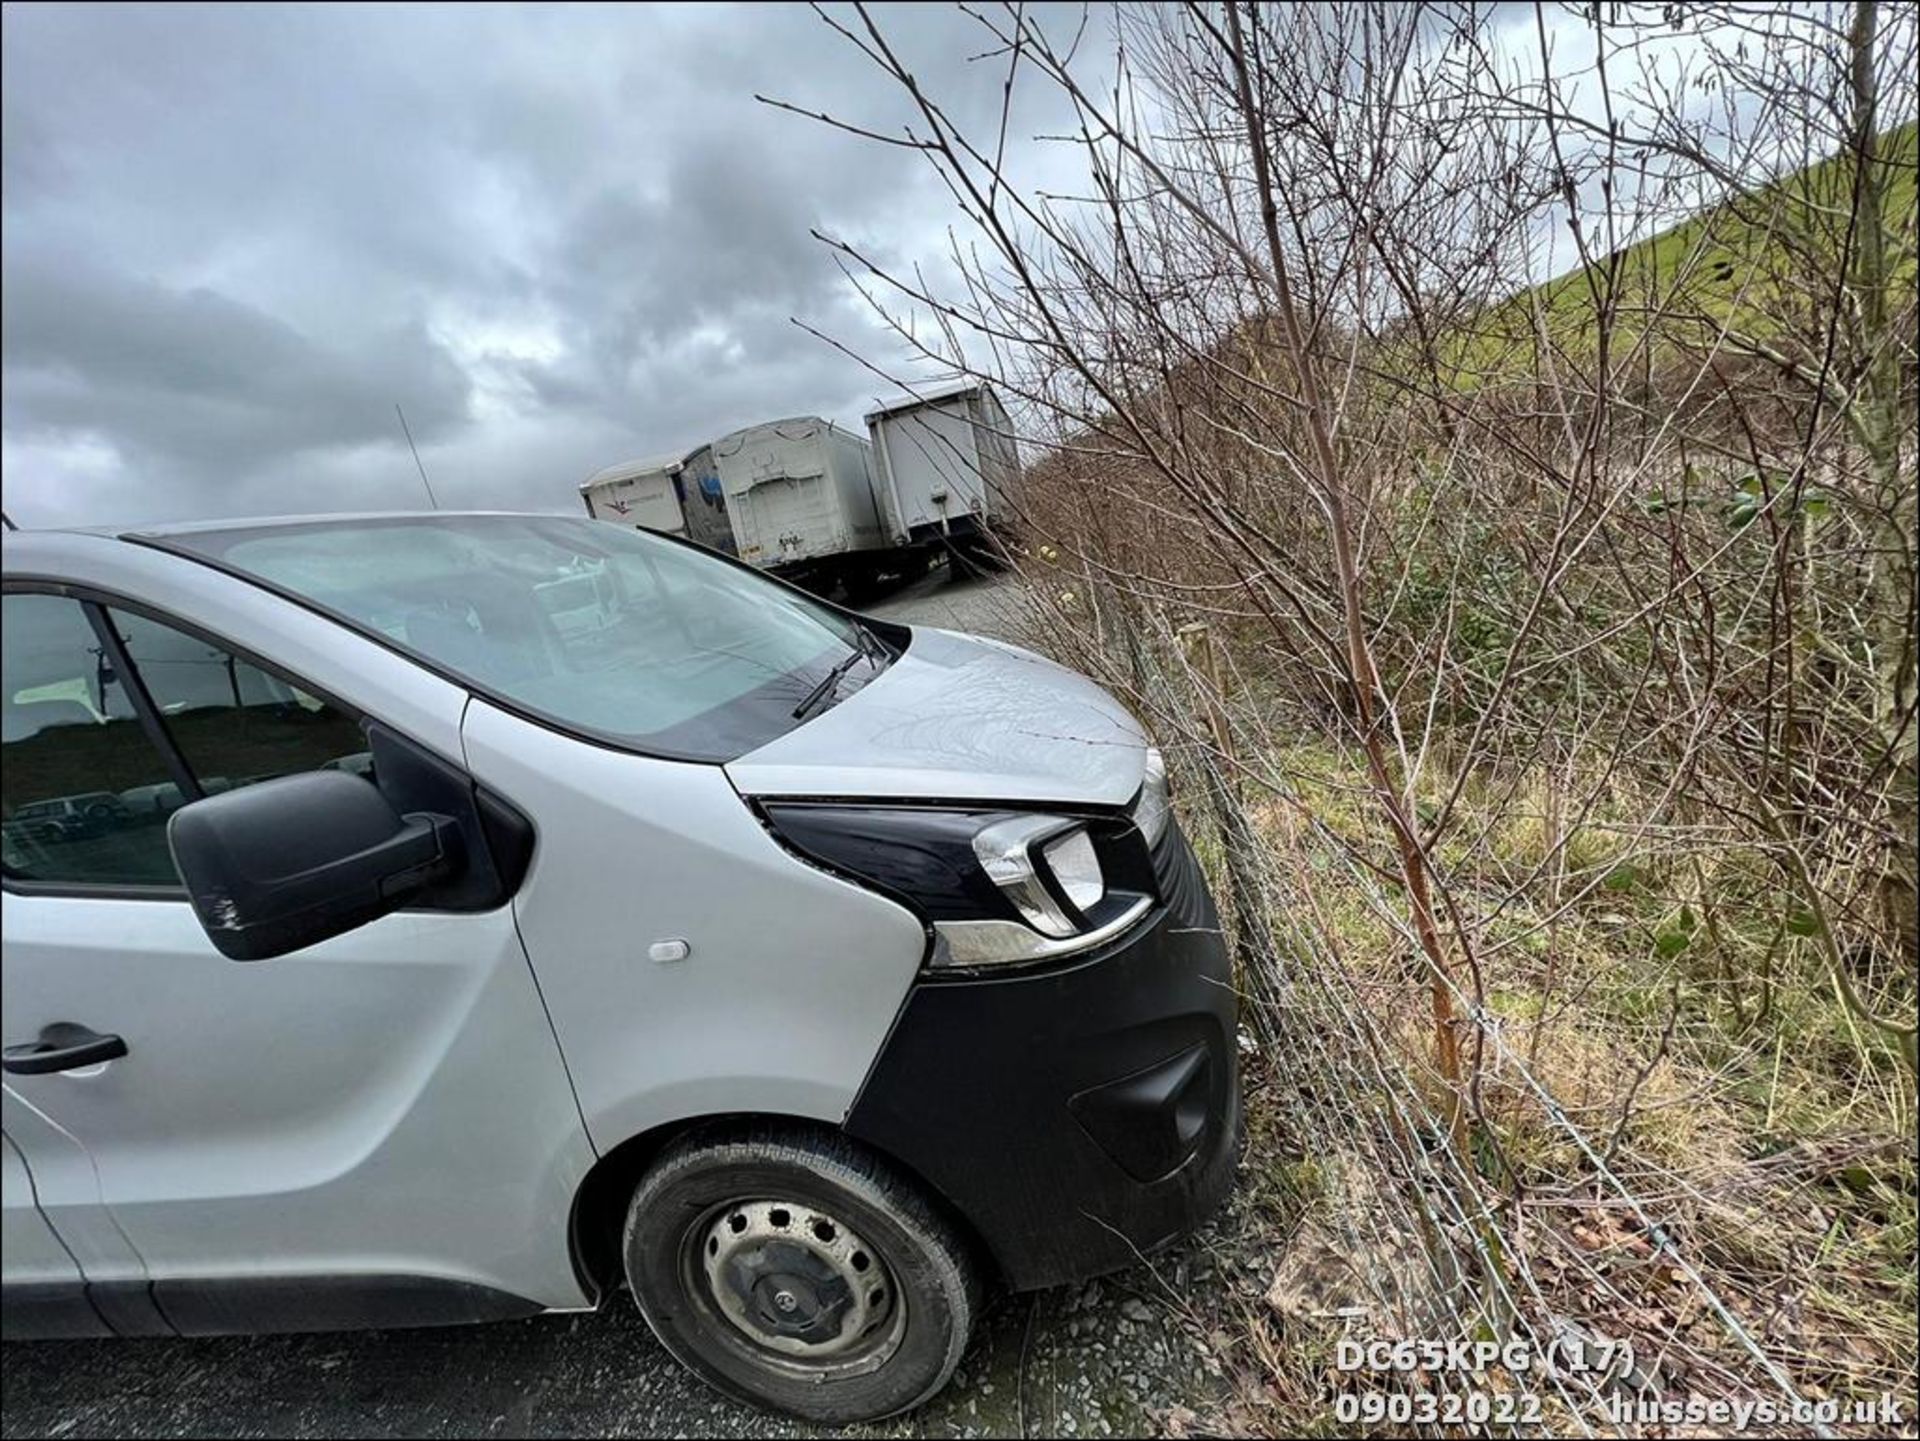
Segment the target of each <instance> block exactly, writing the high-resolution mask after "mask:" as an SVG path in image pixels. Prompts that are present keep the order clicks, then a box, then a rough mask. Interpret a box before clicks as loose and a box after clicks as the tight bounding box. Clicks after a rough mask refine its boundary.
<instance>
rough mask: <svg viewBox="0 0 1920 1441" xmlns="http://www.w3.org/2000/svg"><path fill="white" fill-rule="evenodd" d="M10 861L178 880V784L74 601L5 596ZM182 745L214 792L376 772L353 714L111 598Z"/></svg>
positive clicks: (84, 873) (36, 872)
mask: <svg viewBox="0 0 1920 1441" xmlns="http://www.w3.org/2000/svg"><path fill="white" fill-rule="evenodd" d="M4 604H5V611H4V614H5V636H4V668H5V679H4V684H0V692H3V694H0V700H4V706H5V722H6V726H5V736H4V742H3V745H0V748H3V750H4V767H0V802H3V803H4V812H5V834H4V857H3V858H4V861H5V867H6V873H7V875H8V876H10V877H17V878H19V879H21V880H28V881H50V882H56V883H67V884H83V885H104V886H112V885H122V886H135V885H138V886H156V885H158V886H174V885H178V884H179V875H178V874H177V873H176V872H175V870H174V867H173V856H172V853H171V852H170V851H169V850H168V849H167V827H166V822H167V817H168V816H170V815H172V814H173V812H174V811H176V810H178V809H179V808H180V807H181V806H183V805H185V804H187V802H189V801H191V800H193V799H195V797H194V796H192V795H190V794H183V793H182V791H181V789H180V786H179V785H178V784H176V783H175V781H174V779H173V775H174V772H173V771H172V769H171V768H170V767H169V765H168V763H167V759H166V757H165V756H164V755H163V754H162V753H161V752H160V750H158V749H157V748H156V747H155V746H154V744H153V743H152V741H151V740H150V739H149V738H148V735H147V733H146V731H145V730H144V729H143V728H142V727H141V724H140V721H139V719H138V715H137V712H136V710H135V708H134V703H133V699H132V692H131V690H130V688H129V686H128V684H127V683H126V681H124V680H123V679H122V678H121V677H120V676H117V675H115V674H114V667H113V662H112V657H111V652H110V650H109V648H108V647H106V646H103V645H102V644H101V641H100V636H99V634H98V632H96V631H95V630H94V628H93V624H92V622H91V621H90V620H89V619H88V616H87V609H86V607H84V606H83V605H82V604H81V603H80V602H79V601H77V600H72V599H69V598H67V597H64V596H55V595H40V594H24V593H15V594H12V595H8V596H6V597H5V602H4ZM100 614H102V615H104V617H105V621H106V624H108V625H110V626H112V627H113V632H114V633H115V634H117V635H118V636H119V638H120V642H121V644H122V645H123V646H124V647H125V649H126V653H127V656H128V658H129V659H130V660H131V661H132V662H133V670H134V671H135V673H136V674H137V675H138V678H139V680H140V681H141V682H142V683H144V685H145V687H146V691H147V695H148V696H149V697H150V698H151V700H152V702H153V705H154V708H155V709H156V710H157V711H158V712H159V718H160V724H161V726H162V728H163V729H164V730H165V732H166V734H167V737H168V739H169V740H170V741H171V742H172V745H173V747H174V749H175V750H176V751H177V752H178V753H179V756H180V759H182V760H183V761H184V762H185V764H186V769H187V771H188V772H189V773H190V775H191V776H192V778H193V780H194V781H195V782H196V783H198V785H199V787H200V790H201V792H202V793H204V794H207V795H212V794H215V793H217V792H219V791H223V790H230V789H232V788H233V787H234V786H243V785H251V784H253V783H254V782H255V781H263V780H268V779H270V778H272V777H274V776H282V775H291V774H293V773H294V772H297V771H310V770H341V771H347V772H349V773H350V774H353V775H360V776H365V777H366V778H368V779H369V780H371V779H372V778H373V757H372V756H371V755H370V754H369V753H368V750H367V740H366V736H365V734H364V733H363V732H362V731H361V729H360V724H359V719H358V717H356V716H353V715H350V714H348V713H347V712H346V711H344V710H342V709H341V708H340V707H338V706H336V705H334V704H332V703H331V702H328V701H325V700H322V699H321V698H320V697H318V696H315V695H312V694H310V693H308V692H307V691H304V690H302V689H301V688H300V687H298V686H296V685H294V684H292V683H291V682H289V681H286V680H284V679H282V678H281V677H280V676H278V675H275V674H273V673H271V672H269V671H267V670H264V669H262V668H261V667H259V666H257V665H253V664H251V663H250V662H248V661H245V660H242V659H241V658H240V657H239V656H237V655H235V654H233V653H232V652H231V651H228V650H226V649H224V648H223V647H221V646H217V645H213V644H211V643H209V642H207V641H204V640H201V639H200V638H199V637H197V636H193V635H189V634H187V633H186V632H185V631H182V630H178V629H176V628H174V627H173V626H170V625H165V624H162V623H161V622H159V621H155V620H150V619H148V618H147V617H146V616H142V615H135V614H133V613H132V612H129V611H124V610H117V609H113V608H111V607H107V608H104V609H102V610H101V611H100Z"/></svg>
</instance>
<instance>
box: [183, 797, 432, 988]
mask: <svg viewBox="0 0 1920 1441" xmlns="http://www.w3.org/2000/svg"><path fill="white" fill-rule="evenodd" d="M167 845H168V846H169V848H170V849H171V850H172V852H173V863H174V865H175V866H176V867H177V868H178V869H179V871H180V878H181V879H182V880H183V881H185V882H186V887H187V894H188V896H189V897H190V898H191V899H192V901H193V909H194V914H195V915H197V916H198V917H199V918H200V925H201V927H202V928H203V929H204V930H205V931H206V933H207V938H208V939H209V940H211V941H212V942H213V944H214V947H215V948H216V949H217V950H218V951H219V952H220V954H221V955H223V956H225V957H227V958H228V959H229V960H234V961H263V960H268V959H270V958H272V957H274V956H283V955H285V954H287V953H288V952H289V951H297V950H300V949H302V948H303V947H306V946H311V945H314V944H316V943H317V942H319V941H324V940H327V939H329V938H331V937H333V936H337V935H341V934H343V933H345V932H347V931H351V930H355V929H357V928H359V927H360V926H364V925H365V924H367V922H369V921H373V920H378V919H379V918H380V917H381V916H384V915H386V914H387V913H388V912H390V911H395V910H398V909H399V908H400V907H401V906H402V905H404V904H405V903H406V901H407V899H408V897H410V896H412V895H414V894H416V893H417V892H419V891H420V890H422V889H423V888H425V887H426V886H428V885H430V884H432V883H433V882H434V881H437V880H440V879H442V878H443V877H446V876H448V875H451V874H452V873H453V872H454V871H455V870H456V869H457V868H458V867H459V864H460V858H461V852H460V830H459V826H458V825H457V824H456V823H455V822H454V821H453V820H452V819H451V818H450V817H447V816H438V815H428V814H416V815H407V816H402V815H401V814H400V813H399V812H398V811H397V810H395V809H394V807H393V804H392V803H391V802H390V801H389V800H388V799H387V798H386V797H385V796H384V795H382V794H381V793H380V791H379V789H378V788H377V787H376V786H375V785H374V784H373V783H372V782H370V781H367V780H365V779H362V778H361V777H359V776H356V775H350V774H348V773H347V772H345V771H308V772H305V773H303V774H300V775H291V776H280V777H277V778H275V779H273V780H269V781H260V782H258V783H257V784H254V785H250V786H243V787H241V788H240V789H238V790H230V791H222V792H221V793H220V794H218V795H211V796H208V797H206V798H205V799H204V800H198V801H194V802H192V803H191V804H189V805H185V806H182V807H181V808H180V809H178V810H176V811H175V812H174V813H173V814H172V815H171V816H170V817H168V819H167Z"/></svg>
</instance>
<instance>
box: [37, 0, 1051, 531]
mask: <svg viewBox="0 0 1920 1441" xmlns="http://www.w3.org/2000/svg"><path fill="white" fill-rule="evenodd" d="M4 17H5V18H4V41H5V45H4V90H3V92H0V93H3V94H4V106H5V111H4V141H5V159H4V287H5V288H4V381H5V383H4V414H3V416H0V420H3V423H4V457H3V459H4V475H5V495H6V506H7V510H8V512H9V513H10V514H11V515H12V516H13V518H14V519H15V520H16V521H18V522H20V523H21V524H25V525H57V524H108V523H118V522H122V521H139V520H148V519H171V518H184V517H197V516H208V515H221V514H239V513H247V512H274V511H302V510H323V509H324V510H332V509H346V508H360V507H388V506H395V505H414V504H419V503H420V497H421V491H420V485H419V479H418V477H417V475H416V473H415V471H414V468H413V462H412V460H411V458H410V457H409V456H408V454H407V451H406V446H405V441H404V440H403V438H402V436H401V433H400V428H399V424H398V422H397V420H396V419H395V415H394V405H395V403H396V402H398V403H399V404H401V405H402V406H404V407H405V410H406V416H407V420H408V422H409V423H410V425H411V427H412V429H413V433H414V437H415V439H416V440H417V441H418V443H419V445H420V450H421V454H422V456H423V458H424V460H425V462H426V465H427V469H428V472H429V474H430V476H431V477H432V480H433V484H434V487H435V489H436V490H437V491H438V492H439V495H440V499H441V503H442V504H444V505H514V506H529V507H532V506H554V507H566V508H571V507H572V506H574V505H575V504H577V501H576V498H575V495H574V489H575V487H576V486H577V485H578V483H579V481H580V480H581V479H582V478H584V476H585V475H586V474H587V473H588V472H589V471H591V470H593V469H596V468H597V467H599V466H601V465H605V464H608V463H610V462H613V461H616V460H621V459H626V458H629V457H631V456H634V455H638V454H646V453H651V452H656V451H662V450H667V449H671V448H673V447H675V446H678V445H682V444H687V443H691V442H694V441H697V440H700V439H705V438H710V437H711V436H712V435H714V434H718V433H720V432H722V431H725V430H729V429H732V428H734V427H736V426H739V425H744V424H748V423H751V422H754V421H757V420H763V419H769V418H772V417H775V416H779V415H791V414H800V413H818V414H822V415H827V416H830V417H835V418H839V419H843V420H851V421H854V422H856V423H857V422H858V419H859V416H860V413H861V411H862V409H863V407H864V406H865V404H866V403H867V402H868V401H869V400H870V399H871V398H872V397H873V395H874V394H875V393H876V391H877V390H881V389H884V388H885V387H883V386H882V385H881V384H880V382H879V381H878V380H877V379H876V378H875V377H873V376H872V375H871V374H869V373H868V372H866V371H864V370H863V369H862V368H861V367H860V366H859V365H857V364H855V363H854V362H853V361H851V360H849V359H847V358H845V357H843V356H841V355H838V354H837V353H836V352H835V351H834V350H832V349H831V348H829V347H827V346H826V345H824V344H823V343H822V342H820V341H819V340H817V339H814V338H813V337H811V336H809V335H807V334H806V333H805V332H804V331H802V330H800V329H799V328H797V327H796V326H795V325H794V324H792V318H793V317H796V316H798V317H800V318H802V319H804V320H806V321H808V322H809V323H811V324H813V325H815V326H817V327H819V328H821V329H823V330H826V331H828V332H830V333H832V334H834V335H835V336H837V337H839V338H841V339H843V340H845V341H846V342H847V343H848V344H850V345H851V346H853V347H854V348H855V349H857V350H859V351H860V352H861V353H863V354H865V355H868V356H869V357H870V358H872V359H874V360H875V361H876V362H878V363H881V364H883V365H888V366H897V365H898V363H899V349H898V346H897V344H896V343H894V342H892V341H891V340H890V339H889V337H887V336H886V335H885V334H884V333H882V332H881V331H880V330H879V329H878V328H877V327H876V325H875V322H874V320H873V319H872V317H871V316H870V314H869V313H868V312H867V311H866V309H865V307H864V305H862V304H861V303H860V302H859V301H858V298H857V296H855V295H854V294H853V293H852V292H851V290H850V289H849V288H848V287H847V285H846V283H845V282H844V281H843V280H842V278H841V276H840V274H839V272H838V270H837V269H836V268H835V266H834V264H833V261H832V258H831V256H830V255H829V254H828V252H827V251H826V250H825V249H823V248H822V247H821V246H820V244H819V243H818V242H816V241H814V240H813V239H811V238H810V236H809V231H810V230H811V229H814V228H819V229H824V230H826V231H829V232H831V233H835V234H839V235H843V236H846V237H848V238H850V239H854V240H857V241H859V242H860V243H862V244H863V245H865V246H868V247H871V248H872V249H873V250H874V251H875V252H876V253H878V254H881V255H884V256H886V257H888V258H890V259H892V260H895V261H902V260H904V261H909V262H911V261H913V260H916V259H935V258H937V257H938V255H939V253H940V251H941V248H942V246H943V244H944V239H943V236H944V227H945V225H946V222H947V217H948V214H949V210H948V202H947V198H946V196H945V193H944V191H942V190H941V189H940V188H939V182H938V181H937V180H936V179H935V178H934V177H933V176H932V175H931V173H930V172H928V171H927V170H926V168H925V166H924V163H923V162H921V161H920V160H919V159H918V158H917V157H915V156H913V155H911V154H909V153H907V152H905V151H902V150H897V149H889V148H886V147H881V146H875V145H872V144H868V143H863V142H861V141H859V140H857V139H855V138H853V137H850V136H847V135H845V134H842V133H839V132H836V131H833V130H831V129H828V128H827V127H824V126H821V125H817V124H814V123H812V122H809V121H807V120H805V119H802V118H799V117H796V116H793V115H789V114H784V113H781V112H779V111H776V110H774V109H771V108H769V107H768V106H765V105H761V104H757V103H756V102H755V100H754V95H755V93H756V92H760V93H769V94H773V95H777V96H779V97H781V98H785V99H789V100H792V101H794V102H795V103H799V104H803V105H806V106H808V107H809V108H813V109H828V110H832V111H834V112H835V113H836V114H851V115H855V116H858V117H860V118H862V119H864V120H867V121H870V122H877V123H881V124H885V125H892V126H897V125H898V123H899V122H900V121H901V120H903V119H904V118H905V115H906V111H905V108H904V105H905V102H904V100H903V99H902V98H901V97H899V96H897V95H895V94H893V93H891V92H890V91H889V89H888V88H887V87H886V86H885V85H884V83H882V82H881V81H880V80H879V79H878V77H877V76H876V75H875V74H874V72H873V70H872V67H871V65H870V63H869V62H867V61H866V60H865V59H864V58H862V57H861V56H860V55H859V54H858V53H857V52H855V51H854V50H853V49H852V48H851V47H850V46H848V45H847V43H846V42H845V41H844V40H842V39H840V38H839V37H838V36H836V35H834V34H833V33H832V32H831V31H830V30H829V29H828V28H827V27H826V26H825V25H824V24H822V23H821V22H820V20H818V19H817V18H816V17H815V16H814V15H812V14H811V13H810V12H809V11H808V10H807V9H806V8H805V7H802V6H793V7H790V8H788V7H780V8H775V7H767V8H759V7H754V8H751V9H747V10H741V9H735V8H732V7H728V6H724V5H699V6H687V7H684V8H681V7H639V6H633V7H625V6H622V7H606V8H590V9H579V10H575V9H567V10H551V9H547V8H544V7H540V8H534V9H526V10H522V9H518V8H515V7H511V6H497V5H485V6H474V7H471V8H465V7H462V8H454V7H425V8H417V9H416V8H406V9H402V8H397V7H396V8H384V7H378V8H376V7H369V8H364V9H363V8H358V7H352V6H346V5H324V6H317V7H314V8H311V9H303V8H294V9H288V8H279V7H257V8H256V7H250V6H212V7H208V8H205V9H200V8H192V7H185V6H172V5H167V6H159V7H155V8H151V9H148V8H143V7H133V6H126V7H122V6H111V7H104V8H97V9H96V8H90V7H80V6H60V7H54V6H43V5H33V6H14V5H9V6H7V7H6V9H5V12H4ZM885 18H886V21H887V24H888V26H889V30H890V32H891V33H892V34H893V35H895V36H896V37H898V39H899V41H900V42H901V44H902V45H903V47H904V52H905V53H906V54H908V55H909V56H911V57H912V59H913V62H914V64H915V66H916V68H917V69H918V70H920V71H921V73H923V74H924V75H926V76H927V77H928V79H929V81H930V82H931V83H933V84H934V85H936V86H937V88H938V90H939V92H940V93H941V94H942V96H943V97H944V98H946V99H948V100H950V101H954V102H956V103H957V104H959V105H960V106H961V107H963V108H964V109H970V110H973V111H975V112H976V113H977V114H980V115H985V114H990V113H992V111H993V108H994V107H995V106H997V104H998V95H999V85H1000V81H1001V78H1002V73H1003V72H1002V70H1001V68H1000V67H998V66H995V65H992V64H971V63H969V60H968V57H969V56H970V55H973V54H975V53H977V52H978V51H979V50H980V49H981V48H982V46H981V44H980V39H979V33H978V31H977V30H976V29H974V28H973V25H972V22H970V21H967V20H966V19H965V18H964V17H961V16H958V15H956V14H954V13H952V12H951V11H948V10H947V9H946V8H945V7H935V6H927V7H914V8H913V9H912V10H911V11H910V12H895V13H893V14H891V15H887V16H886V17H885ZM1035 153H1036V155H1038V154H1039V151H1038V149H1037V148H1036V152H1035ZM1045 163H1048V162H1047V161H1046V160H1045V159H1044V158H1042V159H1039V160H1036V164H1045Z"/></svg>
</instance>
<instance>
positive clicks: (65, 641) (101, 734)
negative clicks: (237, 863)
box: [0, 594, 181, 885]
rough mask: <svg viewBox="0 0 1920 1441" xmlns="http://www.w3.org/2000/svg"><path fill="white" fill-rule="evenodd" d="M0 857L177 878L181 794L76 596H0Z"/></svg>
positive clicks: (52, 869) (84, 870)
mask: <svg viewBox="0 0 1920 1441" xmlns="http://www.w3.org/2000/svg"><path fill="white" fill-rule="evenodd" d="M0 617H3V618H4V622H3V626H4V634H0V722H3V725H0V860H4V863H5V868H6V872H7V874H8V875H10V876H19V877H21V878H22V879H26V880H37V881H72V882H85V883H93V884H107V885H111V884H121V885H126V884H133V885H174V884H177V883H178V878H177V877H176V875H175V873H174V869H173V858H172V856H171V855H170V854H169V853H168V851H167V833H166V827H165V825H164V822H165V820H166V817H167V813H168V811H170V810H172V809H173V807H175V806H177V805H179V804H180V801H181V796H180V793H179V790H178V788H177V787H175V786H174V784H173V782H172V780H171V779H170V777H169V773H168V769H167V764H166V761H165V760H164V759H163V758H162V756H161V754H160V752H159V751H157V750H155V749H154V747H153V746H152V744H151V743H150V742H149V741H148V740H147V737H146V734H145V732H144V731H142V730H141V727H140V722H139V721H138V720H137V719H136V718H135V714H134V709H133V705H132V702H131V700H130V699H129V698H128V695H127V693H126V690H125V689H124V687H123V685H122V683H121V680H120V677H118V676H116V675H115V674H114V673H113V664H112V662H111V660H110V659H109V658H108V656H107V653H106V650H105V648H104V647H103V646H102V645H101V644H100V638H99V636H98V635H97V634H96V633H95V632H94V629H93V626H92V625H91V624H90V623H89V621H88V620H87V614H86V611H85V610H83V609H82V608H81V606H80V603H79V602H78V601H74V600H69V599H67V598H66V597H64V596H56V595H25V594H15V595H9V596H6V597H5V598H4V601H0Z"/></svg>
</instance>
